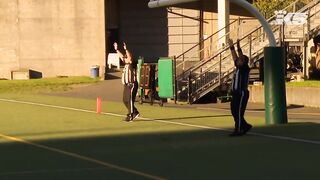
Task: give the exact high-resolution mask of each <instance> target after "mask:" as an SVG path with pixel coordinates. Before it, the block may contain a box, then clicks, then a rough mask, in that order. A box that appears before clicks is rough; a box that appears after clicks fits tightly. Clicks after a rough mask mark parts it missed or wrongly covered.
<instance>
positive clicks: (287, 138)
mask: <svg viewBox="0 0 320 180" xmlns="http://www.w3.org/2000/svg"><path fill="white" fill-rule="evenodd" d="M0 101H4V102H12V103H20V104H29V105H36V106H44V107H52V108H58V109H66V110H73V111H80V112H87V113H96V112H95V111H91V110H85V109H78V108H71V107H64V106H57V105H49V104H42V103H34V102H26V101H18V100H11V99H1V98H0ZM101 114H105V115H110V116H117V117H125V115H121V114H115V113H107V112H101ZM138 119H141V120H149V121H156V122H160V123H165V124H174V125H180V126H188V127H194V128H200V129H211V130H219V131H226V132H230V131H231V130H229V129H224V128H215V127H210V126H203V125H195V124H189V123H181V122H174V121H164V120H157V119H152V118H143V117H139V118H138ZM248 134H250V135H255V136H260V137H266V138H272V139H278V140H286V141H294V142H301V143H308V144H317V145H320V141H313V140H307V139H300V138H293V137H287V136H277V135H268V134H263V133H255V132H249V133H248Z"/></svg>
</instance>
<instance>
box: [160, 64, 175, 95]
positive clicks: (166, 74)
mask: <svg viewBox="0 0 320 180" xmlns="http://www.w3.org/2000/svg"><path fill="white" fill-rule="evenodd" d="M173 73H174V71H173V60H172V59H171V58H160V59H159V61H158V85H159V97H160V98H174V79H173V75H174V74H173Z"/></svg>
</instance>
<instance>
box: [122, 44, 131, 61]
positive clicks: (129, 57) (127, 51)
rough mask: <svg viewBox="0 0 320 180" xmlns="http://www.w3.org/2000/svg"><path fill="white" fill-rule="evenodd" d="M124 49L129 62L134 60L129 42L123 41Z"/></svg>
mask: <svg viewBox="0 0 320 180" xmlns="http://www.w3.org/2000/svg"><path fill="white" fill-rule="evenodd" d="M123 49H124V50H125V51H126V57H127V59H128V61H129V62H132V54H131V52H130V51H129V50H128V49H127V44H126V43H125V42H124V43H123Z"/></svg>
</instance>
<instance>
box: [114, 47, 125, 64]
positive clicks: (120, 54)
mask: <svg viewBox="0 0 320 180" xmlns="http://www.w3.org/2000/svg"><path fill="white" fill-rule="evenodd" d="M113 47H114V50H116V52H117V54H118V55H119V58H120V59H121V61H124V58H123V57H124V55H123V54H122V52H121V51H119V49H118V43H116V42H115V43H113Z"/></svg>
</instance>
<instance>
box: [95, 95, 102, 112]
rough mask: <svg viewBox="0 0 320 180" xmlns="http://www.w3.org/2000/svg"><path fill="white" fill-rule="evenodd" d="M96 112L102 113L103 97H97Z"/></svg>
mask: <svg viewBox="0 0 320 180" xmlns="http://www.w3.org/2000/svg"><path fill="white" fill-rule="evenodd" d="M96 112H97V114H100V113H101V97H97V105H96Z"/></svg>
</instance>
